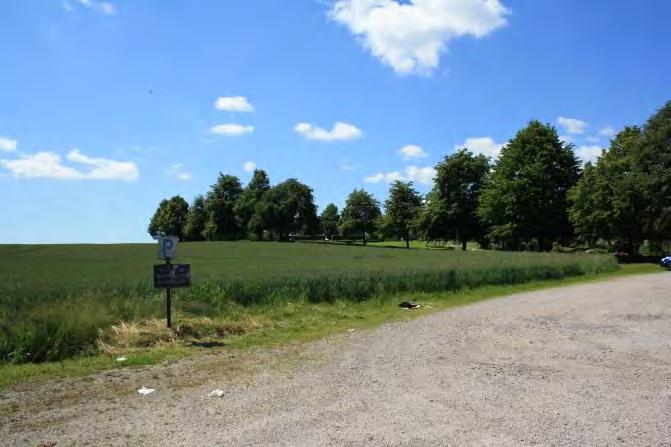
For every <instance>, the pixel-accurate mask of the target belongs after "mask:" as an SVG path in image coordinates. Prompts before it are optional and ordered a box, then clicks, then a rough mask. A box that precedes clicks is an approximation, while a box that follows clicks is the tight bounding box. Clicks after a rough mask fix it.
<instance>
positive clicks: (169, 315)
mask: <svg viewBox="0 0 671 447" xmlns="http://www.w3.org/2000/svg"><path fill="white" fill-rule="evenodd" d="M165 263H166V265H170V258H166V260H165ZM165 298H166V300H165V301H166V303H165V306H166V314H167V319H168V328H172V315H171V314H172V306H171V305H170V287H168V288H167V289H165Z"/></svg>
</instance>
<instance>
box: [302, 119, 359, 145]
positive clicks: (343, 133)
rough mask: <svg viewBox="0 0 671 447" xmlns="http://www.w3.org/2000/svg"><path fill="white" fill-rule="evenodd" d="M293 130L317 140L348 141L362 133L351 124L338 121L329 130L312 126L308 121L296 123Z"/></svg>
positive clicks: (309, 138)
mask: <svg viewBox="0 0 671 447" xmlns="http://www.w3.org/2000/svg"><path fill="white" fill-rule="evenodd" d="M294 130H295V131H296V132H298V133H299V134H301V135H303V136H304V137H305V138H307V139H308V140H317V141H327V142H329V141H348V140H355V139H357V138H360V137H361V135H363V132H362V131H361V129H359V128H358V127H356V126H355V125H353V124H348V123H343V122H340V121H338V122H337V123H335V124H334V125H333V127H332V128H331V130H326V129H323V128H321V127H317V126H313V125H312V124H309V123H298V124H296V126H295V127H294Z"/></svg>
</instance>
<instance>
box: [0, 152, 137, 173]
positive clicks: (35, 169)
mask: <svg viewBox="0 0 671 447" xmlns="http://www.w3.org/2000/svg"><path fill="white" fill-rule="evenodd" d="M66 158H67V160H68V161H70V162H72V163H76V164H80V165H83V166H82V167H88V170H81V169H80V168H75V167H72V166H66V165H64V164H63V162H62V160H61V157H60V155H58V154H56V153H54V152H38V153H36V154H34V155H23V156H21V157H20V158H18V159H14V160H0V167H2V168H4V169H7V170H8V171H10V172H11V173H12V174H13V175H14V177H17V178H52V179H58V180H124V181H132V180H137V179H138V177H139V175H140V174H139V171H138V168H137V165H136V164H135V163H133V162H130V161H116V160H109V159H106V158H95V157H89V156H87V155H84V154H82V153H81V152H80V151H79V149H73V150H71V151H70V152H68V154H67V156H66Z"/></svg>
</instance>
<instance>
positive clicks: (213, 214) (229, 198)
mask: <svg viewBox="0 0 671 447" xmlns="http://www.w3.org/2000/svg"><path fill="white" fill-rule="evenodd" d="M241 193H242V186H241V185H240V180H238V178H237V177H235V176H232V175H225V174H223V173H220V174H219V177H218V178H217V181H216V183H215V184H214V185H212V187H211V188H210V191H208V193H207V196H206V199H205V206H206V208H207V214H208V219H207V223H206V224H205V230H204V234H205V237H206V238H207V239H209V240H227V239H236V238H237V237H239V235H240V228H239V227H238V223H237V220H236V218H235V212H234V210H233V207H234V206H235V203H236V202H237V200H238V198H239V197H240V194H241Z"/></svg>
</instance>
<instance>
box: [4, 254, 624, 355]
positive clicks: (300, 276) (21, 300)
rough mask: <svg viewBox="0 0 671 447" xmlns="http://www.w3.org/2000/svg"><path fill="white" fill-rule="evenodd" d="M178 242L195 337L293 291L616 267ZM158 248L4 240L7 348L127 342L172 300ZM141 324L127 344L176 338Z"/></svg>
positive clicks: (309, 301) (214, 333) (313, 297)
mask: <svg viewBox="0 0 671 447" xmlns="http://www.w3.org/2000/svg"><path fill="white" fill-rule="evenodd" d="M179 249H180V251H179V257H178V259H177V260H176V262H184V263H190V264H191V265H192V281H193V286H192V287H191V288H189V289H182V290H179V291H177V292H176V293H175V308H176V312H177V319H178V321H180V322H182V323H181V324H182V326H181V327H180V328H178V331H177V332H178V333H179V334H178V335H183V336H189V337H192V338H196V339H199V338H217V339H220V338H226V337H230V336H232V335H239V334H242V333H248V332H253V331H255V330H263V329H264V327H266V325H267V324H272V322H271V321H270V320H271V319H272V318H270V317H267V313H266V314H264V315H266V316H265V317H263V318H261V317H259V315H261V314H263V312H260V311H259V309H269V308H279V307H281V306H285V305H286V304H287V303H295V304H296V305H300V306H301V308H302V309H304V311H305V312H311V311H310V309H313V310H314V309H317V305H319V306H324V305H326V306H329V305H332V306H334V307H338V306H340V307H341V308H346V307H347V305H348V304H347V303H356V302H364V301H370V300H372V299H375V300H383V299H387V298H390V297H393V296H397V295H398V294H400V293H420V292H455V291H458V290H462V289H467V288H469V289H472V288H477V287H481V286H487V285H506V284H520V283H525V282H529V281H538V280H547V279H560V278H566V277H575V276H579V275H583V274H594V273H599V272H604V271H613V270H615V269H617V268H618V267H617V265H616V264H615V263H614V261H613V259H612V258H611V257H608V256H598V255H597V256H588V255H566V254H551V253H509V252H497V251H469V252H460V251H454V250H440V249H438V250H424V249H412V250H404V249H397V248H382V247H360V246H338V245H323V244H315V243H263V242H211V243H191V244H189V243H184V244H181V245H180V247H179ZM155 257H156V247H155V246H154V245H153V244H151V245H150V244H135V245H48V246H40V245H4V246H0V272H1V273H0V275H1V277H0V279H1V281H0V297H1V298H0V300H1V301H0V360H1V361H4V362H12V363H24V362H40V361H45V360H46V361H52V360H61V359H64V358H68V357H73V356H77V355H82V354H92V353H96V352H100V350H101V349H103V348H101V346H103V347H107V348H109V347H110V346H112V347H113V346H118V345H119V344H120V343H121V340H120V338H121V335H123V334H121V333H125V334H126V338H132V337H130V336H129V335H128V333H129V332H132V331H130V330H128V329H127V328H128V327H130V326H128V325H121V326H120V325H119V322H120V321H124V322H126V323H129V324H130V323H133V322H150V321H154V323H153V324H154V326H156V325H157V324H158V323H157V322H156V321H157V320H158V319H159V318H163V317H164V315H165V309H164V295H163V293H162V292H161V291H156V290H154V289H153V288H152V286H151V273H152V265H153V264H154V263H156V262H158V261H157V260H156V259H155ZM310 306H313V307H312V308H311V307H310ZM273 318H275V317H273ZM288 324H291V323H288ZM113 325H115V326H116V329H112V326H113ZM119 327H121V328H122V329H123V330H119V329H118V328H119ZM124 328H126V329H124ZM133 328H135V329H134V332H133V337H134V338H133V342H132V343H131V342H128V340H125V341H126V342H128V343H127V344H126V345H124V346H126V347H129V346H133V345H134V346H152V345H153V343H154V342H156V341H162V340H165V337H168V338H170V334H168V335H166V334H165V333H162V334H159V335H156V334H155V333H151V334H148V332H151V331H149V330H145V331H144V332H143V331H141V330H139V329H137V327H135V326H133ZM124 331H125V332H124ZM154 332H156V331H154ZM120 334H121V335H120ZM162 337H163V338H162Z"/></svg>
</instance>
